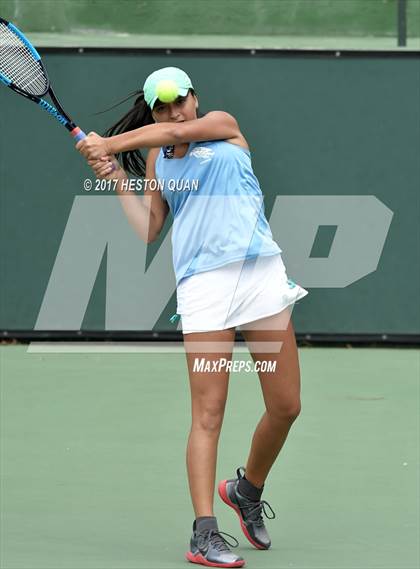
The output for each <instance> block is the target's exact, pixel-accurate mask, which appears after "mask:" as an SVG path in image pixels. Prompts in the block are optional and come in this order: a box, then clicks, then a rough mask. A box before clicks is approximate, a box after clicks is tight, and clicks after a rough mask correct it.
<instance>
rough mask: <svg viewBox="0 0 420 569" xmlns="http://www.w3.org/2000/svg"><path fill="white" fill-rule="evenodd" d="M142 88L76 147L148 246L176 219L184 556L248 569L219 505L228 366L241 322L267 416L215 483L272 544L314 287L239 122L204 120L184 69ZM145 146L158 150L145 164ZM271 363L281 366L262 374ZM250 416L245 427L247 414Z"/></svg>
mask: <svg viewBox="0 0 420 569" xmlns="http://www.w3.org/2000/svg"><path fill="white" fill-rule="evenodd" d="M162 81H165V82H167V81H171V82H173V83H172V86H173V84H175V85H176V91H177V92H178V96H177V98H176V99H175V100H174V101H173V102H170V103H164V102H162V101H161V100H159V98H158V92H161V91H160V89H161V87H162V85H168V83H164V84H163V83H162ZM136 95H137V98H136V100H135V103H134V106H133V108H132V109H131V110H130V111H129V112H128V113H127V114H126V115H125V116H124V117H123V118H122V119H121V120H119V121H118V122H117V123H116V124H115V125H114V126H113V127H111V128H110V129H109V131H107V135H106V136H105V137H100V136H99V135H97V134H96V133H90V134H89V135H88V137H87V138H86V139H85V140H83V141H81V142H79V143H78V144H77V149H78V150H79V151H80V152H81V153H82V154H83V155H84V156H85V158H86V159H87V160H88V163H89V164H90V165H91V166H92V168H93V170H94V172H95V174H96V176H97V177H98V178H105V179H117V180H118V183H117V191H118V194H119V196H120V199H121V203H122V206H123V208H124V210H125V212H126V214H127V217H128V219H129V221H130V223H131V224H132V225H133V227H134V228H135V229H136V231H137V232H138V233H139V235H140V236H141V238H142V239H144V240H145V241H146V242H151V241H153V240H155V239H156V238H157V237H158V236H159V233H160V231H161V229H162V226H163V224H164V222H165V219H166V217H167V215H168V213H169V212H171V214H172V215H173V218H174V220H173V233H172V243H173V262H174V270H175V276H176V283H177V314H179V315H180V316H181V322H182V329H183V337H184V346H185V349H186V357H187V365H188V370H189V380H190V389H191V400H192V426H191V431H190V435H189V439H188V446H187V470H188V479H189V487H190V492H191V498H192V503H193V507H194V512H195V520H194V523H193V534H192V537H191V542H190V549H189V551H188V553H187V554H186V557H187V559H188V560H189V561H191V562H193V563H198V564H202V565H206V566H212V567H241V566H243V565H244V563H245V561H244V560H243V558H242V557H239V556H237V555H235V554H234V553H233V552H232V551H231V549H230V547H236V546H237V545H238V542H237V540H236V539H235V538H233V537H232V536H229V535H228V534H226V533H224V532H221V531H219V528H218V524H217V520H216V517H215V516H214V511H213V497H214V488H215V475H216V457H217V445H218V440H219V435H220V430H221V427H222V420H223V415H224V409H225V404H226V398H227V393H228V381H229V375H230V370H229V366H228V365H226V364H227V362H230V363H232V350H233V345H234V338H235V329H236V327H239V329H240V331H241V333H242V335H243V337H244V339H245V341H246V343H247V346H248V347H249V350H250V353H251V355H252V358H253V360H254V362H255V365H256V366H259V369H260V371H259V372H258V375H259V380H260V383H261V388H262V393H263V399H264V403H265V412H264V414H263V416H262V418H261V420H260V421H259V423H258V425H257V427H256V430H255V433H254V435H253V438H252V442H251V448H250V452H249V456H248V459H247V462H246V468H245V469H243V468H242V467H241V468H238V469H237V472H236V477H233V478H230V479H227V480H223V481H221V482H220V483H219V486H218V490H219V495H220V497H221V498H222V500H223V501H224V502H225V503H226V504H227V505H228V506H230V507H231V508H232V509H233V510H234V511H235V512H236V514H237V515H238V517H239V521H240V525H241V528H242V531H243V533H244V534H245V536H246V538H247V539H248V540H249V541H250V543H251V544H252V545H253V546H254V547H256V548H257V549H268V548H269V547H270V545H271V541H270V537H269V535H268V533H267V530H266V527H265V523H264V518H263V515H264V514H265V516H266V517H267V518H274V517H275V514H274V512H273V510H272V509H271V507H270V506H269V504H268V503H267V502H266V501H265V500H262V499H261V496H262V492H263V489H264V484H265V482H266V479H267V476H268V474H269V472H270V469H271V467H272V465H273V463H274V461H275V459H276V457H277V455H278V453H279V452H280V450H281V448H282V446H283V445H284V442H285V440H286V437H287V435H288V433H289V430H290V428H291V426H292V424H293V422H294V420H295V419H296V418H297V416H298V415H299V412H300V372H299V361H298V353H297V348H296V341H295V335H294V330H293V326H292V322H291V319H290V308H291V306H292V305H293V304H294V303H295V302H296V301H297V300H299V299H301V298H303V297H304V296H305V295H306V294H307V291H306V290H305V289H303V288H302V287H300V286H299V285H297V284H295V283H293V282H292V281H290V280H289V279H288V278H287V274H286V270H285V266H284V264H283V262H282V257H281V249H280V248H279V246H278V245H277V243H276V242H275V241H274V240H273V238H272V234H271V230H270V227H269V224H268V222H267V220H266V217H265V214H264V205H263V198H262V193H261V189H260V187H259V184H258V180H257V178H256V177H255V175H254V172H253V169H252V165H251V156H250V151H249V147H248V143H247V141H246V140H245V138H244V136H243V134H242V133H241V131H240V129H239V126H238V123H237V121H236V120H235V118H234V117H233V116H231V115H230V114H228V113H226V112H223V111H214V112H209V113H207V114H205V115H204V116H201V115H200V113H199V112H198V99H197V95H196V92H195V90H194V87H193V85H192V83H191V80H190V78H189V77H188V75H187V74H186V73H185V72H184V71H182V70H181V69H178V68H175V67H166V68H163V69H158V70H157V71H155V72H154V73H152V74H151V75H149V76H148V77H147V79H146V81H145V83H144V87H143V90H141V91H138V92H137V93H136ZM162 98H164V97H162ZM141 148H148V149H150V150H149V152H148V155H147V160H146V161H145V160H144V159H143V157H142V155H141V152H140V150H139V149H141ZM117 158H118V159H119V162H118V161H117ZM126 172H128V173H131V174H134V175H137V176H140V177H143V178H144V177H145V182H146V181H147V182H148V183H145V184H144V195H145V196H146V200H145V199H143V200H141V199H140V198H139V197H138V196H136V195H135V194H132V193H131V194H130V193H129V192H126V191H124V181H126V180H127V174H126ZM154 180H157V181H159V182H160V183H161V186H160V188H161V189H160V191H155V190H153V188H152V185H153V184H152V183H151V181H154ZM174 181H175V182H174ZM148 186H149V187H148ZM145 202H147V203H145ZM261 346H262V347H261ZM264 346H265V348H264ZM280 346H281V349H279V348H280ZM197 362H198V363H199V364H200V363H201V367H200V365H198V364H197ZM203 362H204V363H205V365H204V366H203V365H202V364H203ZM269 362H271V365H272V366H273V365H274V366H275V370H274V371H273V368H271V370H270V371H261V370H263V369H264V367H265V366H268V363H269ZM222 364H223V365H222ZM242 421H243V424H244V425H245V424H246V417H244V418H243V419H242ZM238 458H239V457H238ZM229 537H230V538H232V539H233V542H232V541H230V540H228V539H227V538H229ZM229 546H230V547H229Z"/></svg>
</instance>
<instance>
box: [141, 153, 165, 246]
mask: <svg viewBox="0 0 420 569" xmlns="http://www.w3.org/2000/svg"><path fill="white" fill-rule="evenodd" d="M159 151H160V148H151V149H150V150H149V154H148V155H147V159H146V180H154V179H156V172H155V164H156V158H157V156H158V154H159ZM149 185H150V184H149ZM144 195H145V196H146V197H147V198H148V199H149V200H150V227H149V240H148V242H149V243H150V242H151V241H155V239H157V238H158V237H159V234H160V232H161V230H162V227H163V225H164V223H165V220H166V218H167V216H168V213H169V206H168V203H167V202H166V201H165V200H164V199H163V197H162V193H161V191H160V190H158V189H157V190H150V189H148V187H147V184H145V187H144Z"/></svg>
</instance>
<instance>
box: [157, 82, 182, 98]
mask: <svg viewBox="0 0 420 569" xmlns="http://www.w3.org/2000/svg"><path fill="white" fill-rule="evenodd" d="M178 93H179V89H178V85H177V84H176V83H175V81H172V79H162V81H159V83H158V84H157V85H156V95H157V97H158V99H159V101H162V103H172V102H173V101H175V99H176V98H177V97H178Z"/></svg>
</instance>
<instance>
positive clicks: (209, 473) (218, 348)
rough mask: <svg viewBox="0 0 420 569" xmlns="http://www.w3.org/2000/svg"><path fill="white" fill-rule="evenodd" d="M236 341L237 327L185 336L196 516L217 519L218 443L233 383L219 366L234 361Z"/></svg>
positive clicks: (189, 456) (191, 482)
mask: <svg viewBox="0 0 420 569" xmlns="http://www.w3.org/2000/svg"><path fill="white" fill-rule="evenodd" d="M234 339H235V330H234V329H233V328H231V329H228V330H222V331H220V332H200V333H192V334H185V335H184V346H185V350H186V357H187V364H188V373H189V382H190V390H191V412H192V422H191V431H190V435H189V438H188V446H187V470H188V479H189V485H190V492H191V498H192V502H193V507H194V511H195V515H196V517H199V516H213V496H214V485H215V472H216V457H217V444H218V440H219V435H220V430H221V427H222V421H223V415H224V410H225V405H226V398H227V393H228V382H229V372H228V371H226V366H223V367H219V366H222V365H223V363H224V361H231V359H232V349H233V344H234ZM209 350H210V351H209Z"/></svg>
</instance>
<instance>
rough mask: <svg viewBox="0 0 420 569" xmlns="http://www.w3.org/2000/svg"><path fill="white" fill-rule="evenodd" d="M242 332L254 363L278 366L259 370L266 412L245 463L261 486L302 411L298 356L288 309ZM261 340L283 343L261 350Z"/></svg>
mask: <svg viewBox="0 0 420 569" xmlns="http://www.w3.org/2000/svg"><path fill="white" fill-rule="evenodd" d="M247 326H248V325H247ZM242 334H243V336H244V338H245V340H246V343H247V345H248V347H249V350H250V353H251V355H252V358H253V360H254V362H260V365H261V363H262V362H267V364H268V363H269V362H273V364H272V365H273V366H274V365H275V371H259V372H258V376H259V379H260V383H261V388H262V392H263V397H264V402H265V407H266V411H265V413H264V415H263V416H262V418H261V420H260V422H259V423H258V426H257V428H256V430H255V433H254V436H253V439H252V444H251V450H250V453H249V457H248V461H247V465H246V478H247V479H248V480H249V481H250V482H251V483H252V484H253V485H254V486H257V487H261V486H262V485H263V484H264V482H265V480H266V478H267V475H268V473H269V471H270V469H271V467H272V465H273V463H274V461H275V460H276V458H277V455H278V454H279V452H280V450H281V448H282V447H283V445H284V443H285V441H286V438H287V435H288V433H289V430H290V428H291V426H292V424H293V422H294V421H295V420H296V418H297V417H298V415H299V413H300V410H301V402H300V367H299V358H298V351H297V346H296V338H295V333H294V329H293V324H292V320H291V318H290V312H289V309H288V308H286V309H285V310H283V311H282V312H280V313H279V314H276V315H274V316H270V317H269V318H265V319H263V320H261V321H259V322H256V323H255V325H254V326H250V327H248V329H247V330H243V332H242ZM261 342H262V343H263V345H264V344H265V343H266V344H267V345H268V344H269V343H273V346H275V345H276V344H277V345H278V346H279V347H280V345H281V349H280V351H278V352H275V351H274V352H268V353H264V352H260V351H259V350H258V345H259V344H260V343H261ZM267 364H265V365H267Z"/></svg>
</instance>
